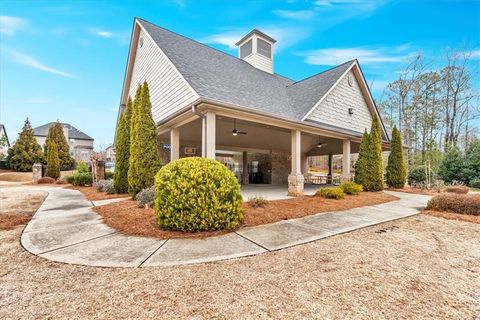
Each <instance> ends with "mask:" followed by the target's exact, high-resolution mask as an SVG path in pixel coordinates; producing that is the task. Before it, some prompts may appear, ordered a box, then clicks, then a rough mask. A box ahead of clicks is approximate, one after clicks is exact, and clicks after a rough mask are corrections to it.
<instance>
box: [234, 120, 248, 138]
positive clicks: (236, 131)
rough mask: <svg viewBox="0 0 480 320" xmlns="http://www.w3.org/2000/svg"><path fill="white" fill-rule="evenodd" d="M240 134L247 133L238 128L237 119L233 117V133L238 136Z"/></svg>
mask: <svg viewBox="0 0 480 320" xmlns="http://www.w3.org/2000/svg"><path fill="white" fill-rule="evenodd" d="M239 134H247V133H246V132H245V131H240V130H237V119H233V130H232V135H234V136H236V135H239Z"/></svg>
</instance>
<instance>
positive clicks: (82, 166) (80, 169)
mask: <svg viewBox="0 0 480 320" xmlns="http://www.w3.org/2000/svg"><path fill="white" fill-rule="evenodd" d="M86 172H88V165H87V164H86V163H85V162H83V161H79V162H78V163H77V173H86Z"/></svg>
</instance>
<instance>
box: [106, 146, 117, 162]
mask: <svg viewBox="0 0 480 320" xmlns="http://www.w3.org/2000/svg"><path fill="white" fill-rule="evenodd" d="M105 161H108V162H115V147H114V146H113V144H112V145H110V146H108V147H107V148H106V149H105Z"/></svg>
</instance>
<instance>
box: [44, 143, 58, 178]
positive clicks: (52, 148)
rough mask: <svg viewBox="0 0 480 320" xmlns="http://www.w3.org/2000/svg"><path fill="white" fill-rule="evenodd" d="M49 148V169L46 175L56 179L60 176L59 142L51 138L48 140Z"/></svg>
mask: <svg viewBox="0 0 480 320" xmlns="http://www.w3.org/2000/svg"><path fill="white" fill-rule="evenodd" d="M48 149H49V152H48V155H47V170H46V173H45V175H46V176H47V177H50V178H53V179H55V180H56V179H58V178H60V160H59V158H58V151H57V144H56V143H55V141H53V140H50V141H49V142H48Z"/></svg>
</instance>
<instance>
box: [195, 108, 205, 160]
mask: <svg viewBox="0 0 480 320" xmlns="http://www.w3.org/2000/svg"><path fill="white" fill-rule="evenodd" d="M192 112H193V113H194V114H196V115H197V116H199V117H200V118H202V135H203V137H202V141H201V143H202V155H204V156H205V157H206V156H207V126H206V121H207V120H206V116H205V115H204V114H203V113H201V112H200V111H198V110H197V106H196V105H195V104H194V105H192Z"/></svg>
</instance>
